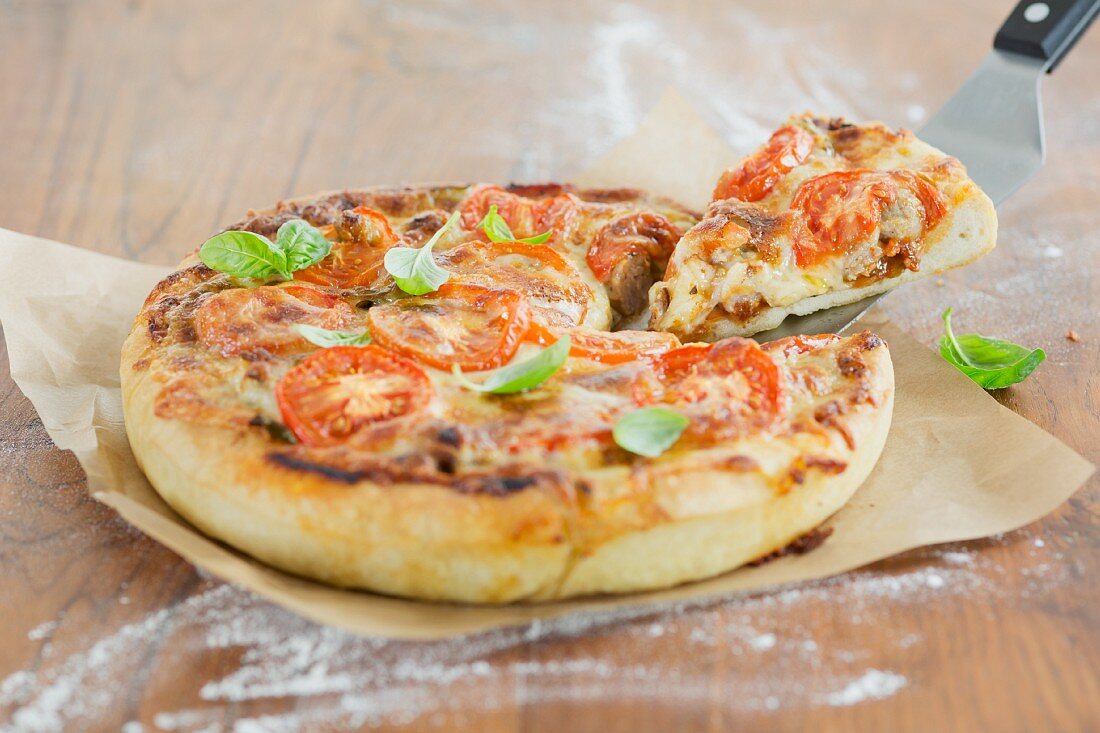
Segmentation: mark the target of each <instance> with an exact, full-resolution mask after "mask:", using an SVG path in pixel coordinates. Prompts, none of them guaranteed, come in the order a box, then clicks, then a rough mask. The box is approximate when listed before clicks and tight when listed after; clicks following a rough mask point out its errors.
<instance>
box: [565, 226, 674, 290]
mask: <svg viewBox="0 0 1100 733" xmlns="http://www.w3.org/2000/svg"><path fill="white" fill-rule="evenodd" d="M682 234H683V232H681V231H680V230H679V228H677V227H676V225H675V224H673V223H672V222H671V221H669V220H668V219H667V218H665V217H663V216H661V215H660V214H654V213H653V212H650V211H642V212H635V213H631V214H623V215H621V216H617V217H615V218H614V219H612V220H611V221H609V222H608V223H607V224H604V225H603V227H601V228H600V230H599V231H598V232H597V233H596V236H595V238H594V239H593V240H592V246H590V247H589V248H588V253H587V255H586V256H585V261H586V262H588V267H589V268H591V270H592V273H593V274H594V275H595V276H596V278H597V279H598V280H599V281H600V282H604V281H606V280H607V278H608V276H609V275H610V274H611V271H612V270H613V269H614V267H615V265H617V264H618V263H619V262H621V261H622V260H623V259H624V258H626V257H628V256H631V255H642V256H644V257H646V258H648V259H649V261H650V265H651V266H652V267H655V268H656V269H658V270H664V266H665V263H667V262H668V258H669V255H671V254H672V250H673V248H674V247H675V246H676V243H677V242H679V241H680V237H681V235H682Z"/></svg>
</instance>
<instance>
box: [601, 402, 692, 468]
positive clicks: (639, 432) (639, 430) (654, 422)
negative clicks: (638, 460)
mask: <svg viewBox="0 0 1100 733" xmlns="http://www.w3.org/2000/svg"><path fill="white" fill-rule="evenodd" d="M690 423H691V421H690V420H688V418H687V417H686V416H684V415H681V414H680V413H678V412H676V411H675V410H669V409H668V408H666V407H643V408H641V409H639V410H634V411H633V412H628V413H627V414H626V415H623V416H622V417H621V418H619V421H618V422H617V423H615V428H614V429H613V430H612V431H611V437H613V438H614V439H615V442H616V443H618V444H619V447H620V448H625V449H626V450H628V451H630V452H631V453H637V454H638V455H641V456H647V457H649V458H656V457H657V456H659V455H661V454H662V453H664V452H665V451H666V450H668V449H669V448H671V447H672V446H673V444H674V443H675V442H676V441H677V440H679V439H680V436H681V435H682V434H683V432H684V430H686V429H687V426H688V425H689V424H690Z"/></svg>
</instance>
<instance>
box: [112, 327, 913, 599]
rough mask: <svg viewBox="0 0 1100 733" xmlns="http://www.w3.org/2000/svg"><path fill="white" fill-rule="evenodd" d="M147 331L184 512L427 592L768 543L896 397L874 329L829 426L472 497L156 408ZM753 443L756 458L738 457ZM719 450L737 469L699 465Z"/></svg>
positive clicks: (304, 561)
mask: <svg viewBox="0 0 1100 733" xmlns="http://www.w3.org/2000/svg"><path fill="white" fill-rule="evenodd" d="M872 338H873V337H872ZM151 345H152V341H151V339H150V337H149V334H148V329H147V328H145V327H144V324H143V323H142V322H141V319H139V322H138V324H136V326H135V328H134V330H133V331H132V333H131V334H130V336H129V338H128V339H127V341H126V343H125V345H124V349H123V354H122V368H121V379H122V395H123V409H124V414H125V419H126V425H127V432H128V435H129V439H130V443H131V446H132V448H133V451H134V455H135V456H136V457H137V460H138V463H139V465H140V466H141V468H142V470H143V471H144V472H145V474H146V476H148V478H149V480H150V482H151V483H152V484H153V485H154V487H155V488H156V489H157V492H158V493H159V494H160V495H161V496H162V497H163V498H164V500H165V501H166V502H167V503H168V504H169V505H170V506H171V507H172V508H173V509H174V510H175V511H177V512H179V514H180V515H181V516H183V517H184V518H185V519H186V520H188V521H189V522H191V523H192V524H194V525H195V526H196V527H197V528H198V529H199V530H201V531H202V532H204V533H205V534H207V535H209V536H212V537H215V538H218V539H220V540H222V541H224V542H226V543H227V544H229V545H231V546H233V547H236V548H237V549H239V550H241V551H243V552H245V553H247V554H249V555H251V556H252V557H255V558H256V559H258V560H260V561H262V562H264V563H267V564H269V565H272V566H274V567H277V568H280V569H282V570H285V571H288V572H290V573H294V574H296V575H301V576H303V577H308V578H313V579H316V580H320V581H322V582H325V583H329V584H332V585H336V586H342V587H349V588H362V589H367V590H372V591H376V592H380V593H385V594H390V595H397V596H405V597H412V598H420V599H427V600H446V601H458V602H466V603H505V602H514V601H528V600H530V601H545V600H554V599H561V598H567V597H572V596H578V595H590V594H595V593H620V592H628V591H638V590H645V589H652V588H661V587H666V586H670V585H675V584H678V583H683V582H687V581H691V580H696V579H700V578H705V577H709V576H713V575H716V574H719V573H722V572H725V571H728V570H731V569H733V568H736V567H738V566H740V565H742V564H744V563H745V562H748V561H751V560H753V559H755V558H758V557H762V556H765V555H767V554H769V553H770V552H772V551H774V550H777V549H780V548H782V547H784V546H785V545H787V544H788V543H789V542H791V541H792V540H794V539H796V538H797V537H799V536H800V535H802V534H804V533H806V532H808V531H810V530H811V529H813V528H814V527H816V526H818V525H819V524H820V523H821V522H822V521H824V520H825V519H826V518H827V517H828V516H830V515H831V514H832V513H833V512H835V511H836V510H837V509H839V508H840V507H841V506H842V505H843V504H844V503H845V502H846V501H847V500H848V498H849V497H850V496H851V495H852V493H854V492H855V490H856V489H857V488H858V487H859V485H860V484H861V483H862V482H863V481H864V480H865V479H866V477H867V475H868V474H869V472H870V470H871V468H872V467H873V466H874V464H875V462H876V460H877V459H878V456H879V454H880V452H881V450H882V446H883V444H884V442H885V439H886V435H887V432H888V429H889V424H890V417H891V411H892V404H893V372H892V368H891V364H890V357H889V352H888V349H887V348H886V346H885V345H884V344H882V342H881V341H878V340H877V339H875V340H874V341H873V342H872V345H871V346H870V347H869V349H868V350H863V351H861V355H862V357H861V358H862V359H863V375H862V377H861V379H860V380H859V381H858V384H853V386H852V392H853V394H855V393H858V394H859V395H861V396H862V397H861V399H860V400H858V401H852V402H851V405H852V406H851V408H850V409H848V410H847V411H846V412H845V413H844V414H843V415H842V416H841V417H840V418H838V420H837V421H836V423H834V424H833V425H832V426H830V427H828V428H826V429H824V431H823V432H821V431H819V433H818V434H816V435H813V436H802V435H798V436H795V437H794V438H790V439H786V438H784V437H781V436H756V437H750V438H747V439H744V440H741V441H737V442H734V443H732V444H730V445H728V446H722V447H721V448H718V449H714V450H711V451H708V452H706V453H705V454H696V453H687V454H684V455H681V456H679V457H677V458H675V459H674V460H670V461H667V462H665V461H661V460H658V461H656V462H649V461H645V460H643V459H639V465H640V466H641V469H640V470H643V471H648V470H651V469H652V470H653V473H652V474H647V475H648V476H649V478H648V482H647V491H645V492H640V493H638V494H634V495H629V496H627V497H625V498H626V499H627V501H625V502H624V501H623V499H624V496H623V495H622V492H623V488H622V487H623V486H626V485H630V484H632V483H636V481H632V480H631V476H630V473H631V471H633V470H637V469H636V468H635V467H623V466H617V467H614V468H611V469H606V468H605V469H600V468H596V469H593V470H590V471H586V472H582V473H581V478H582V479H583V481H584V482H585V483H586V485H587V486H588V487H589V488H588V490H589V492H590V494H591V497H590V498H589V500H588V502H587V503H585V504H584V505H583V506H579V505H578V504H577V503H576V502H575V501H570V500H567V499H568V497H560V496H556V495H554V494H552V493H547V492H542V491H537V490H533V489H528V490H522V491H518V492H515V493H509V494H507V495H505V496H500V495H494V494H485V493H473V494H470V493H462V492H458V491H456V490H455V489H454V488H453V487H448V486H439V485H433V484H428V483H418V482H397V483H385V484H383V483H378V482H375V481H371V480H365V479H364V480H354V481H345V480H333V479H332V478H331V477H329V476H325V475H324V474H322V473H317V472H310V471H304V472H303V471H291V470H286V469H283V468H280V467H278V466H275V465H273V464H272V462H271V461H270V460H267V459H266V456H267V455H268V454H269V452H270V451H271V448H272V443H271V441H270V439H268V438H267V437H265V436H264V435H263V434H262V431H259V430H257V429H255V428H250V427H248V426H247V425H245V424H239V423H236V424H226V425H222V426H211V425H206V424H200V423H195V422H188V421H184V420H179V419H169V418H164V417H160V416H158V415H157V414H156V409H155V404H156V400H157V396H158V394H159V393H160V390H161V388H162V386H163V382H162V380H161V378H160V374H159V373H158V371H157V370H156V369H155V368H150V367H148V366H145V365H142V361H143V359H145V357H146V355H147V353H148V349H149V347H150V346H151ZM851 445H854V448H852V447H850V446H851ZM807 451H809V453H812V455H813V456H814V457H815V460H817V461H818V462H821V463H822V465H825V466H828V465H830V464H835V465H839V466H843V467H844V468H843V469H842V470H841V471H840V472H839V473H837V472H835V471H834V470H823V469H820V468H814V467H805V466H803V468H801V469H799V470H798V474H797V476H798V478H797V480H794V481H789V480H787V479H788V478H789V477H790V476H793V475H795V474H793V473H792V466H800V465H802V464H801V462H802V461H803V458H804V457H805V456H806V455H808V454H809V453H808V452H807ZM745 456H751V457H752V460H753V461H754V462H756V463H758V464H759V469H758V470H745V468H744V466H741V465H739V462H738V461H737V460H736V459H738V458H743V457H745ZM551 462H552V460H551ZM720 465H728V466H730V467H729V468H726V469H722V468H709V469H708V468H698V467H699V466H720ZM654 467H655V468H654ZM803 469H804V470H803ZM624 507H626V511H625V512H624Z"/></svg>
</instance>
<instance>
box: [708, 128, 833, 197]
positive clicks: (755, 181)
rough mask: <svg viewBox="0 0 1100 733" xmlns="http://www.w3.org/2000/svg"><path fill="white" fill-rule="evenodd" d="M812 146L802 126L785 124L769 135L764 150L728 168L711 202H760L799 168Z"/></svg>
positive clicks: (808, 135) (811, 138)
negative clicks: (736, 200)
mask: <svg viewBox="0 0 1100 733" xmlns="http://www.w3.org/2000/svg"><path fill="white" fill-rule="evenodd" d="M813 147H814V137H813V135H811V134H810V133H809V132H807V131H806V130H804V129H802V128H801V127H796V126H794V125H786V126H784V127H780V128H779V129H778V130H776V131H775V132H774V133H772V136H771V139H769V140H768V142H767V143H766V144H765V145H764V147H762V148H760V149H759V150H757V151H756V152H755V153H753V154H752V155H750V156H749V157H747V158H745V159H744V160H742V161H741V163H740V165H738V166H737V167H736V168H730V169H729V170H727V171H726V172H725V173H723V174H722V177H721V178H719V179H718V185H717V186H715V188H714V195H713V197H712V198H713V200H715V201H717V200H719V199H731V198H732V199H740V200H741V201H759V200H760V199H762V198H764V197H765V196H767V195H768V194H769V193H770V192H771V190H772V188H774V187H775V184H776V183H778V182H779V179H780V178H782V177H783V176H785V175H787V174H788V173H790V172H791V170H792V169H794V168H795V167H796V166H798V165H801V164H802V163H803V162H804V161H805V160H806V158H808V157H809V156H810V152H811V151H812V150H813Z"/></svg>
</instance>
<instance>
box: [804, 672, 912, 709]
mask: <svg viewBox="0 0 1100 733" xmlns="http://www.w3.org/2000/svg"><path fill="white" fill-rule="evenodd" d="M907 684H909V680H907V679H905V678H904V677H902V676H901V675H900V674H896V673H894V672H883V671H882V670H879V669H869V670H867V671H866V672H864V673H863V674H862V675H861V676H860V677H858V678H857V679H854V680H852V681H851V682H849V683H848V684H847V685H845V687H844V689H843V690H840V691H838V692H833V693H831V694H829V695H826V696H825V702H827V703H828V704H830V705H835V706H843V705H856V704H858V703H861V702H864V701H865V700H881V699H882V698H884V697H890V696H891V695H893V694H894V693H895V692H897V691H898V690H900V689H902V688H903V687H905V686H906V685H907Z"/></svg>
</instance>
